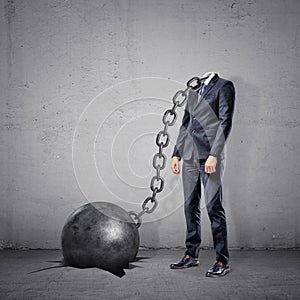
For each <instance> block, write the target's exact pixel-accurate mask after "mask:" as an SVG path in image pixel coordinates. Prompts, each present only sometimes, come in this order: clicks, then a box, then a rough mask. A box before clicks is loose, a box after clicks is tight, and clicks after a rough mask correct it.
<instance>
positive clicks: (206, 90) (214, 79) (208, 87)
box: [194, 74, 219, 109]
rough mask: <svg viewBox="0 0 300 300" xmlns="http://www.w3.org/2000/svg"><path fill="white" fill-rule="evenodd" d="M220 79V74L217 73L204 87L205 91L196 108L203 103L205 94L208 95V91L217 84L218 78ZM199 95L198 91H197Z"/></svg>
mask: <svg viewBox="0 0 300 300" xmlns="http://www.w3.org/2000/svg"><path fill="white" fill-rule="evenodd" d="M218 79H219V76H218V74H216V75H215V76H214V77H213V78H212V79H211V81H210V82H209V84H208V86H207V87H206V88H205V89H204V93H203V95H202V96H201V97H200V98H199V101H198V103H197V102H196V105H195V106H194V109H196V108H197V107H198V106H199V104H200V103H201V101H202V99H203V98H205V96H206V95H207V93H208V92H209V91H210V90H211V89H212V88H213V86H214V85H215V84H216V82H217V80H218ZM197 96H198V93H197Z"/></svg>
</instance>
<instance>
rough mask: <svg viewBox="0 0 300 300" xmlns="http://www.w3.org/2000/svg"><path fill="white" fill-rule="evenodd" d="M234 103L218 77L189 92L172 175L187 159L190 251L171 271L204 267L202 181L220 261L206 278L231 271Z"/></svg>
mask: <svg viewBox="0 0 300 300" xmlns="http://www.w3.org/2000/svg"><path fill="white" fill-rule="evenodd" d="M234 102H235V89H234V85H233V83H232V82H231V81H229V80H226V79H223V78H220V77H219V76H218V74H216V73H214V72H208V73H206V74H204V75H203V76H202V78H201V79H200V84H199V85H198V86H197V87H194V88H193V89H191V90H190V92H189V95H188V98H187V103H186V107H185V113H184V116H183V120H182V125H181V127H180V130H179V135H178V138H177V141H176V145H175V148H174V152H173V155H172V164H171V169H172V172H173V173H174V174H179V173H180V161H181V160H182V183H183V193H184V212H185V219H186V240H185V246H186V251H185V254H184V256H183V257H182V258H181V259H180V260H179V261H178V262H176V263H172V264H171V266H170V267H171V269H183V268H188V267H194V266H198V265H199V259H198V256H199V247H200V244H201V215H200V213H201V211H200V207H199V206H200V198H201V182H202V184H203V186H204V195H205V201H206V208H207V212H208V216H209V219H210V223H211V230H212V235H213V243H214V249H215V251H216V262H215V263H214V264H213V266H212V267H211V268H210V269H209V270H208V271H207V272H206V276H208V277H220V276H224V275H226V274H227V273H228V272H230V267H229V253H228V242H227V227H226V217H225V210H224V207H223V204H222V176H223V171H224V161H225V153H224V146H225V142H226V140H227V138H228V136H229V133H230V130H231V127H232V117H233V111H234Z"/></svg>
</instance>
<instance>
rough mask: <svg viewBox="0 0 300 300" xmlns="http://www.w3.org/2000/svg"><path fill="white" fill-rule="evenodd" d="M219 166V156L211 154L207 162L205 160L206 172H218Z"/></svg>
mask: <svg viewBox="0 0 300 300" xmlns="http://www.w3.org/2000/svg"><path fill="white" fill-rule="evenodd" d="M216 166H217V158H216V157H214V156H212V155H209V156H208V158H207V160H206V162H205V169H204V170H205V173H214V172H216Z"/></svg>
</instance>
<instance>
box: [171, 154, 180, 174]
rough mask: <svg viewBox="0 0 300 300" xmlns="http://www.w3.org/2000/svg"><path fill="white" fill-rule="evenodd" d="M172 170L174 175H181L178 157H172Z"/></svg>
mask: <svg viewBox="0 0 300 300" xmlns="http://www.w3.org/2000/svg"><path fill="white" fill-rule="evenodd" d="M171 170H172V172H173V173H174V174H179V173H180V168H179V158H178V157H177V156H173V157H172V163H171Z"/></svg>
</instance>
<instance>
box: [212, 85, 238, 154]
mask: <svg viewBox="0 0 300 300" xmlns="http://www.w3.org/2000/svg"><path fill="white" fill-rule="evenodd" d="M234 102H235V89H234V85H233V83H232V82H231V81H229V82H228V83H227V84H225V85H224V86H223V87H222V88H221V90H220V92H219V126H218V130H217V132H216V136H215V139H214V141H213V144H212V146H211V150H210V153H209V154H210V155H212V156H215V157H217V156H219V155H220V154H221V152H222V150H223V148H224V146H225V142H226V140H227V138H228V136H229V133H230V130H231V127H232V117H233V111H234Z"/></svg>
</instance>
